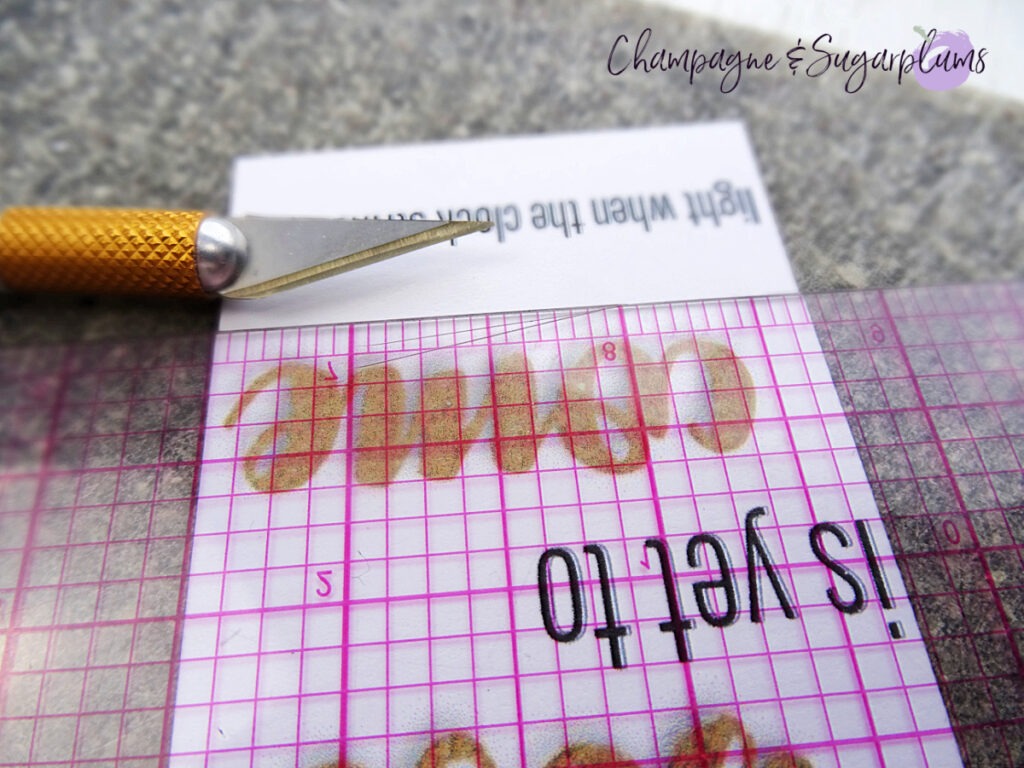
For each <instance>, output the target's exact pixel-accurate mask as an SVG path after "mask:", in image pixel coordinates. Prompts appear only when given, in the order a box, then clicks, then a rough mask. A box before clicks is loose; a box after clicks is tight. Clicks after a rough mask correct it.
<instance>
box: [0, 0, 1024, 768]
mask: <svg viewBox="0 0 1024 768" xmlns="http://www.w3.org/2000/svg"><path fill="white" fill-rule="evenodd" d="M645 26H650V27H652V29H653V30H654V39H653V41H652V45H653V46H655V47H660V46H662V45H664V46H668V47H672V48H676V49H678V48H683V47H700V48H702V49H713V48H717V47H721V46H724V47H727V48H729V49H735V48H739V49H742V50H744V51H752V52H756V53H763V52H767V51H774V52H776V53H777V54H782V53H784V52H785V50H786V49H787V48H788V47H789V46H791V45H792V41H789V40H777V39H772V38H766V37H762V36H758V35H754V34H751V33H749V32H747V31H745V30H743V29H740V28H738V27H731V26H723V25H719V24H713V23H709V22H707V21H704V20H702V19H699V18H695V17H691V16H686V15H682V14H678V13H674V12H670V11H666V10H662V9H658V8H653V7H647V6H639V5H633V4H630V3H623V2H610V0H609V1H606V2H598V1H595V2H585V3H579V4H572V6H571V8H570V6H569V5H568V4H558V3H550V2H528V1H525V0H524V1H518V2H517V1H514V0H504V1H502V0H498V1H496V2H492V1H490V0H486V1H485V0H475V1H471V2H456V1H455V0H434V1H433V2H426V3H407V4H401V3H397V2H340V1H337V0H336V1H333V2H327V1H325V2H315V3H314V2H308V3H306V2H294V1H293V0H276V1H274V2H263V3H258V4H257V3H251V2H245V1H244V0H207V1H206V2H198V1H197V0H155V1H154V2H147V3H127V2H115V1H114V0H90V2H73V0H37V1H32V0H0V132H2V141H0V207H6V206H10V205H20V204H29V205H46V204H78V205H131V206H155V207H174V208H184V207H198V208H203V209H211V210H222V209H224V208H225V207H226V205H227V195H228V190H229V177H230V170H231V161H232V158H234V157H235V156H237V155H240V154H254V153H267V152H276V151H282V150H294V149H315V148H328V147H330V148H335V147H346V146H357V145H366V144H377V143H393V142H408V141H420V140H434V139H447V138H461V137H470V136H492V135H505V134H524V133H538V132H546V131H565V130H575V129H586V128H606V127H615V126H630V125H651V124H664V123H672V122H681V121H691V120H713V119H721V118H730V119H731V118H740V119H743V120H744V121H745V122H746V124H747V126H748V129H749V132H750V135H751V137H752V140H753V143H754V146H755V150H756V152H757V155H758V158H759V161H760V164H761V168H762V172H763V175H764V177H765V181H766V183H767V187H768V191H769V194H770V196H771V198H772V202H773V205H774V209H775V213H776V217H777V219H778V222H779V226H780V228H781V231H782V235H783V240H784V242H785V244H786V247H787V249H788V252H789V254H790V257H791V259H792V261H793V264H794V268H795V271H796V275H797V279H798V281H799V283H800V285H801V287H802V288H803V289H804V290H805V291H826V290H835V289H847V288H864V287H869V286H911V285H922V284H935V283H957V282H963V281H979V280H984V281H995V282H1006V281H1010V280H1014V279H1018V280H1019V279H1021V278H1022V276H1024V138H1022V136H1024V105H1021V104H1019V103H1010V102H1006V101H1000V100H996V99H992V98H988V97H985V96H982V95H978V94H976V93H973V92H971V90H970V89H969V88H962V89H958V90H956V91H952V92H949V93H930V92H927V91H925V90H923V89H921V88H920V87H918V86H917V85H916V84H915V83H913V82H908V83H905V84H903V85H897V84H896V83H895V79H894V78H893V77H892V76H889V75H884V74H881V73H876V74H872V75H869V78H868V82H867V85H866V86H865V87H864V88H863V90H862V91H861V92H860V93H858V94H855V95H849V94H846V93H844V92H843V82H842V78H841V77H837V76H831V75H829V76H825V77H822V78H819V79H816V80H812V79H808V78H806V77H791V76H790V75H789V74H788V73H786V72H784V71H779V70H777V71H775V72H770V73H759V74H750V73H747V74H744V76H743V80H742V82H741V84H740V86H739V88H738V89H737V90H736V91H735V92H734V93H732V94H729V95H723V94H722V93H720V92H719V89H718V81H717V79H714V78H711V77H707V76H706V77H702V78H698V79H697V81H696V83H695V84H694V85H692V86H691V85H689V84H688V83H687V82H686V81H685V80H684V78H683V77H681V76H680V75H679V74H677V73H653V74H650V75H643V74H641V73H634V72H629V73H626V74H624V75H622V76H621V77H617V78H616V77H611V76H610V75H609V74H608V73H607V71H606V60H607V56H608V50H609V48H610V45H611V42H612V41H613V40H614V39H615V36H616V35H618V34H619V33H626V34H629V35H631V36H635V35H636V34H638V33H639V31H640V30H641V29H642V28H643V27H645ZM814 32H818V30H815V31H814ZM914 43H915V39H914V36H913V33H912V32H911V31H910V30H908V40H907V45H908V47H910V46H912V45H913V44H914ZM997 53H998V52H993V54H992V66H996V65H997V62H998V58H997ZM982 76H983V75H982ZM215 319H216V308H215V307H213V306H204V305H174V304H168V303H162V302H151V303H146V304H140V303H137V302H130V301H117V300H101V299H79V298H73V299H53V298H38V297H30V298H25V297H16V298H11V297H3V298H0V400H2V402H3V403H4V405H5V408H3V409H0V459H2V468H3V477H2V479H0V526H2V531H0V643H2V644H3V645H2V647H0V654H2V655H0V663H2V664H3V667H2V670H3V672H4V673H8V672H10V671H12V670H15V671H18V672H19V673H22V674H18V675H17V676H11V675H5V677H4V678H3V680H2V682H0V684H2V685H3V687H2V688H0V696H2V697H3V698H2V701H0V706H2V707H3V710H2V711H0V716H2V717H3V719H2V720H0V764H6V765H21V764H27V763H28V762H30V761H47V763H48V764H50V765H63V764H72V763H74V762H77V763H78V764H87V765H92V766H105V765H114V764H117V765H130V766H136V765H138V766H142V765H153V764H156V763H157V762H158V754H159V750H160V745H161V734H162V733H163V731H164V726H165V719H164V711H163V706H162V703H163V701H164V699H165V698H166V691H167V686H168V683H169V681H170V680H171V679H172V672H173V666H172V664H171V659H172V657H173V641H174V628H175V621H174V616H175V615H176V612H177V609H178V608H177V606H178V593H179V590H178V585H179V584H180V579H179V576H180V572H181V568H182V564H183V561H184V557H185V553H186V551H187V547H186V541H187V523H188V510H189V499H190V498H191V484H192V481H193V474H194V467H195V464H194V462H195V456H196V446H197V440H198V435H199V424H200V418H201V407H202V388H203V385H204V382H205V375H206V370H207V368H206V354H207V351H208V348H209V346H208V345H209V341H210V334H211V331H212V328H213V327H214V324H215ZM143 340H146V341H143ZM837 355H838V356H837V357H835V358H833V360H832V363H833V366H834V368H835V369H836V370H837V371H840V370H841V366H842V355H841V354H840V353H837ZM1010 364H1011V366H1015V367H1011V371H1016V372H1017V375H1016V379H1015V381H1016V382H1017V384H1016V386H1017V387H1018V389H1017V390H1016V395H1015V396H1016V397H1018V399H1019V397H1020V391H1019V386H1020V376H1019V371H1020V370H1021V367H1022V363H1021V361H1020V359H1019V358H1011V363H1010ZM864 423H865V424H867V425H868V427H867V428H865V429H860V428H859V427H858V429H857V432H858V438H859V439H860V440H861V444H862V447H863V450H864V455H865V457H866V458H869V459H870V460H871V462H872V466H873V467H874V470H873V471H876V472H877V471H881V473H882V474H881V478H882V480H884V479H885V477H886V470H885V467H886V466H887V464H886V462H888V461H897V462H898V461H906V455H905V453H904V456H903V458H902V459H900V458H895V459H886V458H885V454H884V451H882V450H881V449H880V448H878V445H885V444H886V440H887V438H886V433H885V430H887V429H888V430H892V429H895V427H893V426H892V425H891V424H882V425H876V427H873V428H872V427H870V424H871V419H867V420H866V421H865V422H864ZM1001 424H1002V429H1003V432H1004V433H1006V434H1004V435H1003V437H1007V434H1010V433H1013V434H1018V435H1019V433H1020V425H1019V424H1015V423H1011V422H1001ZM872 429H880V430H882V432H880V433H876V432H872ZM1013 430H1017V432H1015V433H1014V432H1013ZM1007 440H1008V441H1009V442H1008V443H1007V445H1008V448H1007V450H1009V451H1010V455H1013V456H1016V461H1017V467H1019V466H1020V456H1021V447H1020V445H1019V443H1013V442H1012V441H1010V438H1009V437H1007ZM889 442H890V443H891V441H889ZM1014 452H1016V453H1014ZM962 460H963V461H964V462H967V464H965V465H964V466H965V469H964V470H963V471H964V472H965V474H967V475H971V470H970V466H971V464H970V462H976V461H979V460H980V459H979V458H978V457H977V456H967V455H965V456H964V457H963V459H962ZM876 479H878V478H877V477H876ZM892 487H896V486H886V485H884V483H882V482H880V483H879V485H877V486H876V490H878V495H879V498H880V501H881V503H883V506H884V504H885V502H886V498H887V497H886V490H887V489H888V490H889V493H890V494H891V493H892ZM935 492H936V493H947V494H948V489H943V488H940V489H938V490H936V491H935ZM1007 498H1013V497H1012V496H1008V497H1007ZM997 501H998V500H997ZM1000 503H1001V502H1000ZM1016 503H1017V504H1018V505H1019V504H1020V501H1019V497H1018V501H1017V502H1016ZM83 504H84V505H85V508H86V509H87V512H86V513H83V514H77V513H76V514H71V513H70V512H69V510H70V509H71V507H72V506H75V505H79V506H81V505H83ZM33 508H35V509H37V510H39V511H38V512H37V513H36V514H35V515H31V514H30V513H29V511H30V510H31V509H33ZM1007 509H1009V510H1011V511H1017V512H1019V511H1020V510H1019V509H1018V508H1015V507H1013V506H1012V505H1011V506H1010V507H1007ZM905 535H907V534H905ZM1004 535H1005V536H1006V537H1007V538H1006V540H1005V541H1006V542H1007V546H1010V545H1013V544H1015V543H1016V541H1017V536H1018V531H1016V530H1012V529H1008V530H1007V531H1006V532H1005V534H1004ZM921 540H922V541H924V540H925V538H922V539H921ZM26 543H31V544H32V545H33V547H35V548H36V549H34V550H33V552H34V553H35V554H36V555H39V556H38V557H33V558H31V559H30V560H29V559H26V558H24V557H23V556H22V554H21V553H22V547H23V546H24V545H25V544H26ZM925 546H926V545H925ZM1008 551H1010V554H1011V555H1013V556H1016V554H1015V551H1014V550H1008ZM1011 559H1012V558H1011ZM1011 565H1012V567H1011V566H1005V567H1003V568H1002V569H1001V570H999V571H998V572H999V573H1005V574H1008V575H1007V576H1006V578H1007V579H1016V578H1018V577H1017V576H1016V574H1017V571H1018V570H1019V568H1020V562H1019V557H1018V558H1017V560H1016V561H1015V563H1011ZM968 566H969V564H964V566H963V569H961V570H958V571H957V573H958V574H959V573H964V574H974V575H975V576H976V575H977V573H976V570H977V569H975V570H974V571H972V570H971V569H970V568H969V567H968ZM965 578H966V576H965ZM1022 582H1024V580H1022ZM19 585H20V587H22V589H21V592H20V594H21V595H22V597H21V598H19V600H20V603H18V604H16V605H14V606H12V604H11V600H12V599H13V597H14V595H15V593H16V591H17V590H18V587H19ZM26 588H30V589H26ZM946 591H947V592H948V591H949V590H948V589H947V590H946ZM25 595H28V596H27V597H26V596H25ZM12 609H13V610H12ZM943 610H944V609H943V608H942V607H941V606H939V607H936V608H935V609H934V615H935V616H938V617H945V615H946V614H945V613H943ZM979 610H981V611H982V612H983V613H984V611H985V610H987V609H986V608H984V607H983V608H981V609H979ZM12 614H13V615H14V616H15V618H16V620H17V625H16V626H15V623H14V622H12ZM97 617H98V618H102V619H103V620H104V621H107V624H105V625H104V627H102V628H97V627H95V626H93V625H92V624H90V620H91V619H94V618H97ZM1011 618H1012V619H1013V621H1014V626H1016V627H1022V626H1024V610H1022V611H1021V613H1020V614H1016V615H1014V616H1012V617H1011ZM959 621H961V623H962V622H963V619H962V618H961V619H959ZM111 622H112V623H111ZM955 630H956V628H955V627H952V628H951V629H950V632H951V633H952V635H953V636H954V640H951V641H950V642H948V643H945V644H944V645H942V647H941V648H937V649H936V658H937V659H939V658H941V659H942V660H944V662H943V663H944V664H945V666H944V669H948V670H957V674H960V675H961V677H962V678H963V679H964V680H966V681H967V682H968V683H970V684H971V685H968V686H965V688H964V689H965V690H968V692H967V693H957V694H955V695H956V696H959V697H960V698H958V699H957V700H956V701H954V702H953V706H954V709H955V710H956V712H957V716H958V717H961V716H962V717H963V718H965V722H969V723H971V724H972V728H974V726H975V725H976V726H977V728H974V730H972V731H971V734H973V735H972V736H971V737H970V738H969V739H966V740H965V744H966V746H965V749H966V750H967V755H968V757H971V758H972V759H973V760H974V762H975V763H976V764H979V765H982V764H984V765H989V764H1000V763H1013V762H1018V761H1020V760H1021V759H1022V757H1021V749H1022V743H1024V737H1021V736H1019V730H1015V729H1019V724H1020V721H1021V718H1022V716H1024V715H1022V703H1021V702H1022V696H1021V692H1020V677H1019V672H1020V670H1019V661H1017V660H1019V658H1020V651H1019V650H1017V651H1015V652H1014V651H1013V649H1012V648H1011V647H1010V645H1009V644H1010V643H1013V642H1015V641H1016V638H1014V637H1011V636H1002V637H1000V636H999V635H998V633H996V634H995V635H993V637H994V638H995V639H991V638H990V640H991V642H990V643H989V645H991V646H992V647H986V648H984V649H982V650H981V651H979V650H978V648H979V647H980V646H978V645H977V644H972V645H971V646H970V647H969V648H967V647H965V646H964V644H963V643H962V642H959V641H957V640H956V639H955V638H956V637H958V636H957V635H956V631H955ZM1004 635H1005V633H1004ZM1014 653H1016V656H1014ZM1007 659H1009V661H1007ZM35 672H38V674H35ZM992 675H996V676H998V679H999V681H1000V682H999V683H998V685H992V684H990V682H989V677H990V676H992ZM12 680H16V683H14V682H12ZM971 686H973V687H971ZM971 691H973V693H972V692H971ZM80 715H83V716H82V717H79V716H80Z"/></svg>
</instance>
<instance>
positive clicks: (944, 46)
mask: <svg viewBox="0 0 1024 768" xmlns="http://www.w3.org/2000/svg"><path fill="white" fill-rule="evenodd" d="M914 29H915V30H916V31H917V32H918V33H920V34H922V35H924V33H923V31H922V30H921V28H920V27H915V28H914ZM975 57H976V54H975V51H974V45H973V44H972V43H971V38H969V37H968V36H967V33H966V32H964V31H963V30H958V31H956V32H936V31H935V30H934V29H933V30H932V31H931V32H930V33H928V34H927V35H924V42H923V43H921V48H920V49H919V51H918V55H917V57H916V58H915V61H914V77H915V78H916V79H917V82H918V83H919V84H920V85H921V87H922V88H927V89H928V90H929V91H948V90H951V89H953V88H956V87H957V86H960V85H963V84H964V83H965V82H966V81H967V78H968V77H970V74H971V71H972V70H973V69H974V66H975V60H976V59H975ZM978 61H980V57H979V58H978Z"/></svg>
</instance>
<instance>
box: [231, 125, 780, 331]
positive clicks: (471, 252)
mask: <svg viewBox="0 0 1024 768" xmlns="http://www.w3.org/2000/svg"><path fill="white" fill-rule="evenodd" d="M232 213H233V214H235V215H246V214H250V215H268V216H270V215H272V216H324V217H351V218H357V217H374V216H379V217H381V218H387V217H388V216H395V217H398V216H405V217H409V216H414V215H418V216H419V217H421V218H427V219H448V218H452V219H468V218H475V219H487V220H490V221H494V222H495V226H494V227H493V228H492V229H491V230H490V231H488V232H486V233H481V234H473V235H468V236H466V237H464V238H462V239H460V240H459V241H457V242H456V243H455V244H454V245H452V244H450V243H447V244H441V245H436V246H433V247H431V248H428V249H424V250H421V251H417V252H413V253H409V254H405V255H403V256H399V257H397V258H395V259H391V260H389V261H387V262H383V263H380V264H375V265H372V266H369V267H365V268H363V269H359V270H356V271H355V272H350V273H347V274H343V275H338V276H336V277H333V278H329V279H326V280H322V281H320V282H318V283H315V284H312V285H308V286H303V287H301V288H296V289H294V290H290V291H285V292H283V293H280V294H278V295H276V296H272V297H270V298H267V299H259V300H255V301H242V300H235V301H226V302H225V303H224V307H223V311H222V313H221V329H222V330H239V329H248V328H269V327H282V326H301V325H317V324H325V323H341V322H356V321H370V320H382V319H391V318H414V317H433V316H440V315H456V314H475V313H484V312H496V311H516V310H527V309H544V308H554V307H577V306H595V305H609V304H638V303H647V302H657V301H679V300H689V299H700V298H726V297H738V296H757V295H767V294H780V293H791V292H795V291H796V290H797V287H796V282H795V280H794V277H793V273H792V270H791V269H790V266H789V262H788V261H787V259H786V255H785V250H784V249H783V246H782V241H781V239H780V237H779V233H778V229H777V228H776V225H775V220H774V218H773V216H772V213H771V209H770V206H769V203H768V198H767V195H766V193H765V190H764V186H763V184H762V183H761V179H760V175H759V173H758V169H757V164H756V162H755V160H754V155H753V152H752V150H751V147H750V143H749V141H748V139H747V136H746V132H745V130H744V128H743V125H742V124H741V123H738V122H725V123H707V124H695V125H682V126H668V127H659V128H645V129H632V130H616V131H602V132H595V133H577V134H561V135H550V136H530V137H519V138H501V139H482V140H475V141H465V142H442V143H435V144H418V145H411V146H392V147H375V148H368V149H354V150H345V151H338V152H317V153H307V154H293V155H283V156H275V157H252V158H242V159H240V160H239V161H238V162H237V165H236V168H235V176H234V190H233V204H232Z"/></svg>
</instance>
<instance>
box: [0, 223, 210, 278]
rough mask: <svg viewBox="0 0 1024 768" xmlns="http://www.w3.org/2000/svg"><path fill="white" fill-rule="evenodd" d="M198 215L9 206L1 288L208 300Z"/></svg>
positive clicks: (3, 226) (0, 228)
mask: <svg viewBox="0 0 1024 768" xmlns="http://www.w3.org/2000/svg"><path fill="white" fill-rule="evenodd" d="M204 217H205V214H204V213H202V212H201V211H148V210H132V209H116V208H115V209H94V208H10V209H8V210H6V211H4V213H3V214H2V215H0V287H3V288H6V289H7V290H11V291H18V292H29V293H40V292H41V293H53V292H74V293H102V294H111V293H116V294H136V295H138V294H147V295H163V296H179V297H182V296H190V297H207V296H210V294H209V293H208V292H207V291H205V290H204V289H203V285H202V283H200V280H199V276H198V274H197V272H196V258H195V246H196V232H197V229H198V227H199V222H200V221H202V219H203V218H204Z"/></svg>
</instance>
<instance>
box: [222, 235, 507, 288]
mask: <svg viewBox="0 0 1024 768" xmlns="http://www.w3.org/2000/svg"><path fill="white" fill-rule="evenodd" d="M231 222H232V223H233V224H234V225H235V226H237V227H238V228H239V229H240V230H241V231H242V233H243V234H244V235H245V238H246V240H247V241H248V260H247V263H246V265H245V266H244V268H243V269H242V272H241V274H240V275H239V276H238V279H237V280H236V281H235V282H234V283H232V285H231V287H230V289H228V290H226V291H221V295H222V296H225V297H227V298H230V299H256V298H260V297H262V296H269V295H270V294H272V293H277V292H278V291H281V290H284V289H286V288H294V287H296V286H299V285H305V284H306V283H312V282H314V281H316V280H320V279H321V278H324V277H330V276H331V275H336V274H338V273H340V272H347V271H349V270H351V269H356V268H357V267H363V266H366V265H367V264H373V263H374V262H377V261H383V260H384V259H390V258H391V257H392V256H398V255H400V254H403V253H408V252H409V251H414V250H416V249H418V248H424V247H426V246H428V245H434V244H435V243H443V242H444V241H445V240H452V239H454V238H456V237H461V236H462V235H466V234H469V233H470V232H479V231H481V230H484V229H487V228H488V227H490V226H491V222H489V221H393V220H390V219H387V220H381V219H290V218H289V219H284V218H281V219H275V218H264V217H257V216H246V217H242V218H234V219H231Z"/></svg>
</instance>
